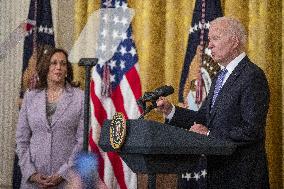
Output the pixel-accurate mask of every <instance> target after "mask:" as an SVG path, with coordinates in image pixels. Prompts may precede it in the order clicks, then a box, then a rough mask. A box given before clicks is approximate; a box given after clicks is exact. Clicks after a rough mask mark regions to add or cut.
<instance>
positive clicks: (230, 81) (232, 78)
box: [209, 56, 249, 124]
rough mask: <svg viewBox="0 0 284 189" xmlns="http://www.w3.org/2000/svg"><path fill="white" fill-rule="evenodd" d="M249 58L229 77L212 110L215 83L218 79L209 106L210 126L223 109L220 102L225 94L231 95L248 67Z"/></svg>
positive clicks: (243, 60)
mask: <svg viewBox="0 0 284 189" xmlns="http://www.w3.org/2000/svg"><path fill="white" fill-rule="evenodd" d="M248 61H249V60H248V57H247V56H246V57H245V58H243V59H242V60H241V62H240V63H239V64H238V65H237V67H236V68H235V69H234V70H233V72H232V73H231V75H230V76H229V77H228V79H227V81H226V83H225V84H224V85H223V87H222V89H221V90H220V91H219V94H218V96H217V98H216V101H215V104H214V106H213V108H212V110H211V102H212V98H213V94H214V87H215V83H216V79H215V82H214V83H212V84H213V86H214V87H213V90H212V91H211V95H210V96H211V98H210V103H209V104H210V106H209V111H211V112H210V120H209V124H210V122H211V120H212V119H213V118H214V116H215V114H216V111H217V110H218V109H219V108H221V107H222V104H221V103H222V102H221V101H220V99H221V97H222V95H223V94H226V93H229V92H230V89H231V87H233V84H234V83H235V81H236V80H237V78H238V76H239V75H240V73H241V71H242V69H243V68H244V66H245V65H246V63H247V62H248Z"/></svg>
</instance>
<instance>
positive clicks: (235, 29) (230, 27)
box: [210, 16, 247, 48]
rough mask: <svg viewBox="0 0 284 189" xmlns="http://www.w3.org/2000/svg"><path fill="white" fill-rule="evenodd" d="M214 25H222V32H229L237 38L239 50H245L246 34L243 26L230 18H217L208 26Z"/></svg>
mask: <svg viewBox="0 0 284 189" xmlns="http://www.w3.org/2000/svg"><path fill="white" fill-rule="evenodd" d="M216 23H224V24H225V25H226V28H224V30H226V31H228V32H230V33H231V34H233V35H235V36H237V37H238V39H239V40H240V46H241V48H245V45H246V42H247V32H246V29H245V27H244V25H243V24H242V23H241V22H240V21H239V20H237V19H235V18H231V17H225V16H224V17H218V18H216V19H215V20H213V21H211V23H210V25H213V24H216Z"/></svg>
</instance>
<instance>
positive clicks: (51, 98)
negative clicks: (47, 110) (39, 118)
mask: <svg viewBox="0 0 284 189" xmlns="http://www.w3.org/2000/svg"><path fill="white" fill-rule="evenodd" d="M62 93H63V88H60V89H59V90H57V91H52V90H47V100H48V102H50V103H52V102H57V101H58V99H59V97H60V96H61V94H62Z"/></svg>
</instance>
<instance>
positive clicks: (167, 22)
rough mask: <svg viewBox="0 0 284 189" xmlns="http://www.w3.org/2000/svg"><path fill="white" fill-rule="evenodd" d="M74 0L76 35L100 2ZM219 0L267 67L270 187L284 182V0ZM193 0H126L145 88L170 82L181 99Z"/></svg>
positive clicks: (259, 61) (255, 59)
mask: <svg viewBox="0 0 284 189" xmlns="http://www.w3.org/2000/svg"><path fill="white" fill-rule="evenodd" d="M75 3H76V4H75V9H76V10H75V24H76V25H75V33H76V36H75V37H77V36H78V35H79V32H80V31H81V29H82V27H83V26H84V24H85V22H86V18H87V17H86V16H87V15H88V14H90V13H91V11H93V10H95V9H97V8H99V4H100V1H95V0H92V1H91V0H88V1H81V0H75ZM221 3H222V8H223V12H224V15H225V16H231V17H235V18H238V19H239V20H240V21H242V22H243V24H244V25H245V27H246V28H247V30H248V34H249V35H248V46H247V54H248V55H249V57H250V58H251V60H252V61H253V62H255V63H256V64H257V65H259V66H260V67H261V68H262V69H263V70H264V71H265V73H266V75H267V78H268V81H269V86H270V92H271V102H270V109H269V114H268V119H267V129H266V133H267V137H266V138H267V140H266V148H267V155H268V161H269V174H270V184H271V188H275V189H278V188H282V182H283V181H282V180H283V177H284V174H283V171H282V167H283V166H284V159H283V155H282V152H283V150H282V144H283V143H284V139H283V138H282V135H283V134H284V129H283V119H284V112H283V108H284V103H283V102H284V97H283V92H284V88H283V87H282V82H284V72H283V68H282V62H283V61H284V56H283V54H284V50H283V48H282V44H284V37H282V35H281V34H282V33H283V32H282V31H284V29H283V27H282V26H284V25H283V24H282V22H283V21H284V15H282V10H283V8H282V7H284V2H282V1H281V0H272V1H271V0H263V1H256V0H251V1H248V0H246V1H240V0H221ZM194 5H195V0H192V1H189V0H179V1H176V0H167V1H165V0H143V1H142V0H128V6H129V7H130V8H133V9H134V10H135V16H134V20H133V22H132V27H133V33H134V40H135V44H136V46H137V51H138V57H139V66H140V76H141V81H142V89H143V92H145V91H151V90H152V89H154V88H156V87H158V86H161V85H165V84H168V85H172V86H173V87H174V88H175V91H176V92H175V94H173V95H171V96H170V97H169V98H170V99H171V100H172V101H173V102H174V103H177V97H178V85H179V80H180V74H181V69H182V66H183V61H184V56H185V51H186V46H187V39H188V29H189V26H190V24H191V18H192V12H193V8H194ZM281 27H282V30H281ZM75 76H76V78H78V79H79V80H81V81H82V80H83V75H82V72H81V71H79V70H78V69H76V70H75ZM147 118H149V119H156V120H161V116H158V115H157V114H156V113H155V112H153V113H152V114H151V115H150V116H148V117H147ZM163 180H164V181H165V180H166V179H163ZM162 185H164V184H162ZM164 186H165V185H164ZM167 186H168V188H169V187H170V186H172V185H171V184H170V183H169V185H167ZM161 188H162V187H161Z"/></svg>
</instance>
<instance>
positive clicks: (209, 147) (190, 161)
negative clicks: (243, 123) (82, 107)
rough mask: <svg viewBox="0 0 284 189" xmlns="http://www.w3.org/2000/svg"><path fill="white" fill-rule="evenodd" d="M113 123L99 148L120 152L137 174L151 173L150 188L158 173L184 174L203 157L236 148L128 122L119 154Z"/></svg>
mask: <svg viewBox="0 0 284 189" xmlns="http://www.w3.org/2000/svg"><path fill="white" fill-rule="evenodd" d="M110 123H111V121H110V120H106V121H105V122H104V125H103V127H102V130H101V135H100V140H99V146H100V147H101V149H102V150H103V151H105V152H110V151H112V152H117V153H118V154H119V156H120V157H121V158H122V159H123V161H124V162H125V163H126V164H127V165H128V166H129V167H130V169H131V170H132V171H133V172H135V173H146V174H148V188H149V189H155V187H156V174H158V173H168V174H170V173H171V174H173V173H176V174H178V173H183V172H186V171H188V170H190V169H191V168H192V166H194V165H195V164H196V163H198V161H199V157H200V155H201V154H204V155H206V156H210V155H231V154H232V153H233V152H234V150H235V149H236V145H234V144H232V143H228V142H225V141H220V140H217V139H214V138H211V137H207V136H204V135H200V134H197V133H193V132H189V131H187V130H185V129H181V128H178V127H174V126H171V125H168V124H162V123H159V122H155V121H149V120H127V123H126V124H127V131H126V132H127V134H126V139H125V141H124V144H123V146H122V147H121V148H120V149H119V151H117V150H114V149H113V148H112V146H111V144H110Z"/></svg>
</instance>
